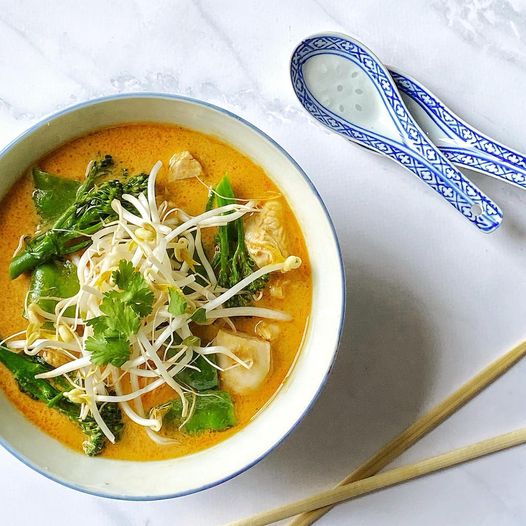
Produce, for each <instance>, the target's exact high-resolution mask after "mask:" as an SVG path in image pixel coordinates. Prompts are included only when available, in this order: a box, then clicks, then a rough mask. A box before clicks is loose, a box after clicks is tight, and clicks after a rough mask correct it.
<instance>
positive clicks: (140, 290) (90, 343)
mask: <svg viewBox="0 0 526 526" xmlns="http://www.w3.org/2000/svg"><path fill="white" fill-rule="evenodd" d="M112 279H113V282H114V283H115V285H116V286H117V287H118V288H119V289H120V290H110V291H108V292H105V293H104V297H103V299H102V301H101V303H100V310H101V312H102V313H103V315H102V316H97V317H96V318H92V319H91V320H88V321H87V324H88V325H90V326H91V327H92V328H93V336H91V337H89V338H88V339H87V340H86V350H88V351H89V352H90V353H91V362H92V363H94V364H95V365H106V364H108V363H111V364H112V365H115V366H116V367H120V366H121V365H122V364H123V363H124V362H126V360H128V358H129V357H130V338H131V337H132V336H134V335H135V334H137V332H139V329H140V327H141V319H142V318H143V317H144V316H147V315H148V314H150V313H151V312H152V306H153V301H154V299H155V298H154V295H153V292H152V290H151V289H150V287H149V286H148V283H147V282H146V280H145V279H144V277H143V276H142V274H141V273H140V272H137V271H136V270H135V269H134V267H133V264H132V263H131V262H130V261H126V260H124V259H123V260H121V261H120V262H119V268H118V270H116V271H115V272H113V274H112Z"/></svg>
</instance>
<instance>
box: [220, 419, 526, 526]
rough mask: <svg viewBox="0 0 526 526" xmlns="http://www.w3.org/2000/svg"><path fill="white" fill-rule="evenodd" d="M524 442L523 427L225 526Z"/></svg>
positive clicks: (259, 523) (282, 514) (322, 503)
mask: <svg viewBox="0 0 526 526" xmlns="http://www.w3.org/2000/svg"><path fill="white" fill-rule="evenodd" d="M525 442H526V428H523V429H517V430H515V431H511V432H510V433H505V434H503V435H499V436H497V437H494V438H489V439H486V440H482V441H481V442H477V443H475V444H471V445H469V446H465V447H461V448H459V449H454V450H453V451H450V452H449V453H443V454H442V455H438V456H436V457H431V458H428V459H427V460H422V461H420V462H416V463H414V464H409V465H407V466H402V467H399V468H396V469H392V470H390V471H386V472H385V473H381V474H380V475H375V476H373V477H369V478H365V479H363V480H358V481H356V482H353V483H351V484H346V485H344V486H338V487H336V488H333V489H329V490H326V491H322V492H321V493H318V494H317V495H313V496H311V497H308V498H306V499H303V500H298V501H296V502H293V503H291V504H287V505H286V506H282V507H280V508H276V509H274V510H270V511H266V512H263V513H260V514H258V515H255V516H253V517H250V518H248V519H243V520H240V521H237V522H233V523H231V524H230V525H229V526H266V525H267V524H272V523H273V522H277V521H279V520H282V519H286V518H287V517H292V516H293V515H297V514H298V513H304V512H307V511H309V510H313V509H317V508H321V507H327V506H333V505H334V504H337V503H338V502H342V501H344V500H349V499H352V498H355V497H358V496H360V495H364V494H366V493H371V492H372V491H377V490H379V489H382V488H387V487H389V486H394V485H396V484H400V483H401V482H406V481H408V480H412V479H415V478H417V477H421V476H422V475H427V474H429V473H433V472H435V471H439V470H441V469H445V468H449V467H451V466H456V465H457V464H461V463H462V462H467V461H469V460H473V459H475V458H480V457H482V456H485V455H489V454H490V453H495V452H497V451H501V450H503V449H507V448H510V447H514V446H518V445H519V444H524V443H525Z"/></svg>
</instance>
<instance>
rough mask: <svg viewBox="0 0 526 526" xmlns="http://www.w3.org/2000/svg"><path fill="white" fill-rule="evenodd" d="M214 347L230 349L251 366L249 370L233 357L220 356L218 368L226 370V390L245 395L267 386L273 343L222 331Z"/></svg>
mask: <svg viewBox="0 0 526 526" xmlns="http://www.w3.org/2000/svg"><path fill="white" fill-rule="evenodd" d="M214 345H220V346H221V347H226V348H227V349H228V350H229V351H231V352H232V353H233V354H235V355H236V356H237V357H238V358H240V359H241V360H243V361H244V362H245V363H247V365H249V368H248V369H247V368H246V367H243V366H242V365H240V364H239V363H237V362H236V361H235V360H233V359H232V358H230V357H229V356H226V355H224V354H218V355H217V363H218V365H219V366H220V367H221V368H222V369H226V370H224V371H220V373H219V374H220V377H221V385H222V387H223V388H224V389H226V390H227V391H230V392H232V393H235V394H240V395H243V394H247V393H250V392H252V391H254V390H255V389H257V388H258V387H260V386H261V385H262V384H263V382H264V381H265V379H266V377H267V375H268V373H269V372H270V343H269V342H268V341H264V340H261V339H259V338H256V337H254V336H250V335H248V334H245V333H242V332H238V333H236V334H234V333H232V332H228V331H224V330H220V331H219V332H218V333H217V336H216V338H215V340H214Z"/></svg>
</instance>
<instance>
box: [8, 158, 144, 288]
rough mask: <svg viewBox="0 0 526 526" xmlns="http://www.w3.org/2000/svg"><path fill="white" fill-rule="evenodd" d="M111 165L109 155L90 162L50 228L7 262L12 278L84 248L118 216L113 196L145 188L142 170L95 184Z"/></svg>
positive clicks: (125, 205) (132, 192)
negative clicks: (139, 173)
mask: <svg viewBox="0 0 526 526" xmlns="http://www.w3.org/2000/svg"><path fill="white" fill-rule="evenodd" d="M112 167H113V159H112V157H111V155H106V156H105V157H104V158H103V159H102V160H100V161H94V162H93V163H92V164H91V167H90V169H89V170H88V174H87V177H86V180H85V181H84V182H83V183H82V184H81V185H80V186H79V189H78V190H77V194H76V197H75V201H74V202H73V203H72V204H71V205H70V206H69V207H68V208H67V209H66V210H65V211H64V212H63V213H62V214H61V215H60V216H59V217H58V219H56V220H55V222H54V223H53V225H52V226H51V227H50V228H49V230H46V231H44V232H37V233H36V234H35V236H34V237H32V238H31V239H29V240H28V241H27V242H26V246H25V248H24V249H23V250H22V251H21V252H20V253H18V254H17V255H15V256H14V257H13V259H12V260H11V264H10V265H9V276H10V277H11V279H14V278H16V277H18V276H19V275H20V274H22V273H23V272H28V271H30V270H32V269H34V268H35V267H36V266H38V265H41V264H42V263H46V262H48V261H50V260H53V259H56V258H60V257H62V256H64V255H66V254H71V253H73V252H77V251H78V250H81V249H83V248H86V247H87V246H89V245H90V244H91V239H90V237H89V236H91V235H92V234H94V233H95V232H97V231H98V230H100V229H101V228H102V227H103V226H104V225H105V224H106V223H108V222H110V221H113V220H114V219H116V218H117V214H116V212H115V211H114V210H113V208H112V206H111V203H112V202H113V201H114V200H115V199H117V200H121V199H122V196H123V195H124V194H130V195H133V196H135V197H137V196H138V195H139V194H141V193H146V192H147V189H148V176H147V175H145V174H141V175H137V176H135V177H131V178H129V179H127V180H125V181H122V182H121V181H119V180H117V179H115V180H111V181H105V182H103V183H101V184H98V185H97V184H96V182H97V180H98V179H100V178H101V177H103V176H106V175H108V174H110V173H111V169H112ZM123 206H124V207H125V208H128V207H129V205H128V203H126V202H123Z"/></svg>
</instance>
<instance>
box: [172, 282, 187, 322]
mask: <svg viewBox="0 0 526 526" xmlns="http://www.w3.org/2000/svg"><path fill="white" fill-rule="evenodd" d="M168 294H169V295H170V303H169V305H168V312H169V313H170V314H172V315H173V316H180V315H181V314H184V313H185V312H186V308H187V307H188V302H187V301H186V298H185V297H184V294H183V293H182V292H181V291H180V290H179V289H176V288H170V289H168Z"/></svg>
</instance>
